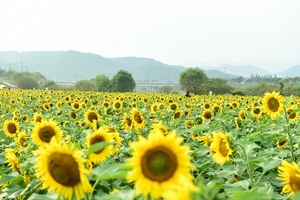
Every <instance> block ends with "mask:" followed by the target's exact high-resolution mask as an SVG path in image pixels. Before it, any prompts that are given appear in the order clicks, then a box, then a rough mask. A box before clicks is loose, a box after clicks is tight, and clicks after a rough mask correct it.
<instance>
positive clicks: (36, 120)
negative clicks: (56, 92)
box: [33, 113, 43, 124]
mask: <svg viewBox="0 0 300 200" xmlns="http://www.w3.org/2000/svg"><path fill="white" fill-rule="evenodd" d="M42 120H43V115H42V114H41V113H34V115H33V124H37V123H41V122H42Z"/></svg>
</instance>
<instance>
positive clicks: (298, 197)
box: [292, 192, 300, 200]
mask: <svg viewBox="0 0 300 200" xmlns="http://www.w3.org/2000/svg"><path fill="white" fill-rule="evenodd" d="M292 200H300V192H297V193H296V194H295V196H294V197H293V199H292Z"/></svg>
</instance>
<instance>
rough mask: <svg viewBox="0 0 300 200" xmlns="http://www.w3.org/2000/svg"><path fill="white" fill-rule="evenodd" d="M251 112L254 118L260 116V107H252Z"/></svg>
mask: <svg viewBox="0 0 300 200" xmlns="http://www.w3.org/2000/svg"><path fill="white" fill-rule="evenodd" d="M251 114H252V115H253V116H254V117H256V118H260V116H261V115H262V109H261V107H254V108H252V110H251Z"/></svg>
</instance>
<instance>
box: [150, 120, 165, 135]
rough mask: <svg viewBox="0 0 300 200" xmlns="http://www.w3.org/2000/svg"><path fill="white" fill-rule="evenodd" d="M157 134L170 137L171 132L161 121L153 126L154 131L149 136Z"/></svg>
mask: <svg viewBox="0 0 300 200" xmlns="http://www.w3.org/2000/svg"><path fill="white" fill-rule="evenodd" d="M155 133H162V134H163V135H168V134H169V131H168V129H167V128H166V127H165V126H164V125H162V122H161V121H160V122H159V123H158V124H152V130H151V131H150V133H149V134H155Z"/></svg>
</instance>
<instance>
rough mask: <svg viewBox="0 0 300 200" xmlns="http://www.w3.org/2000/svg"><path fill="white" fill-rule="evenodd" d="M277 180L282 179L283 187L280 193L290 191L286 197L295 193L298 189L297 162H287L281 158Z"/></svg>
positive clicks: (299, 177) (299, 189)
mask: <svg viewBox="0 0 300 200" xmlns="http://www.w3.org/2000/svg"><path fill="white" fill-rule="evenodd" d="M278 173H279V174H278V177H277V179H278V180H282V181H283V182H282V184H283V185H284V187H283V188H282V193H290V194H289V195H288V198H292V197H293V196H294V195H295V193H297V192H299V191H300V168H299V166H298V165H297V163H295V162H292V163H288V162H287V161H285V160H283V161H282V165H281V166H279V167H278Z"/></svg>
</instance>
